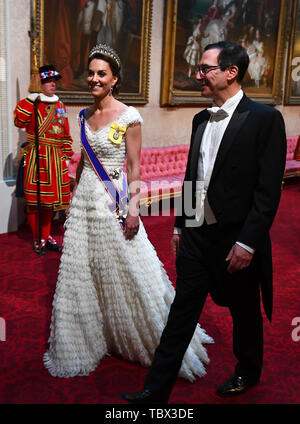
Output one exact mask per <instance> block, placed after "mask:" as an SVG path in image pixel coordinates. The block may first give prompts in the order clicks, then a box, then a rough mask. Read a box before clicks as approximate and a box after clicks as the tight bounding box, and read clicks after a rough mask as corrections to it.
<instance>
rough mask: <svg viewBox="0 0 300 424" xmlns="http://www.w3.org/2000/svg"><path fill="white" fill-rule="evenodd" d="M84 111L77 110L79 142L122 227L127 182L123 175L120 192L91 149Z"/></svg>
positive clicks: (126, 201) (123, 223)
mask: <svg viewBox="0 0 300 424" xmlns="http://www.w3.org/2000/svg"><path fill="white" fill-rule="evenodd" d="M84 111H85V109H82V110H81V111H80V112H79V117H80V122H81V143H82V146H83V148H84V151H85V153H86V155H87V157H88V158H89V160H90V162H91V165H92V167H93V169H94V171H95V172H96V174H97V176H98V177H99V179H100V181H101V182H102V184H103V185H104V188H105V190H106V192H107V193H108V194H109V196H110V198H111V199H112V204H111V205H110V206H109V209H110V211H111V212H116V213H117V215H118V218H119V222H120V224H121V227H122V228H123V229H124V226H125V217H124V216H123V214H125V211H126V206H127V203H128V197H127V184H126V177H125V175H123V187H122V191H121V193H120V192H119V190H118V189H117V187H116V186H115V184H114V182H113V181H112V179H111V178H110V175H109V174H108V172H107V171H106V169H105V168H104V166H103V165H102V163H101V161H100V160H99V158H98V157H97V156H96V154H95V152H94V150H93V149H92V147H91V145H90V144H89V142H88V140H87V137H86V133H85V117H84Z"/></svg>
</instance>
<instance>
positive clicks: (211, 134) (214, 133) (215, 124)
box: [174, 90, 255, 254]
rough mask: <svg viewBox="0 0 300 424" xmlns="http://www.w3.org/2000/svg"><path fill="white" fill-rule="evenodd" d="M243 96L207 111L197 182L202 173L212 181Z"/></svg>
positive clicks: (201, 177) (244, 246) (178, 230)
mask: <svg viewBox="0 0 300 424" xmlns="http://www.w3.org/2000/svg"><path fill="white" fill-rule="evenodd" d="M243 95H244V93H243V91H242V90H239V91H238V92H237V93H236V94H235V95H234V96H233V97H230V98H229V99H227V100H226V102H225V103H224V104H223V105H222V107H221V108H219V107H218V106H216V105H214V106H213V107H211V108H208V109H207V110H208V112H209V113H210V114H211V116H210V119H209V121H208V123H207V125H206V127H205V130H204V133H203V136H202V141H201V147H200V152H201V155H202V163H201V164H200V161H199V163H198V173H197V180H199V181H201V180H202V179H203V176H201V175H200V174H202V172H203V174H204V178H205V176H207V175H208V179H210V175H211V172H212V169H213V167H214V163H215V160H216V157H217V153H218V150H219V147H220V144H221V141H222V138H223V135H224V133H225V131H226V128H227V125H228V124H229V121H230V119H231V117H232V115H233V113H234V111H235V109H236V107H237V105H238V104H239V102H240V101H241V99H242V97H243ZM212 141H213V143H212ZM201 168H202V169H201ZM200 171H201V172H200ZM215 222H216V221H215ZM180 233H181V229H180V228H176V227H175V228H174V234H180ZM236 243H237V244H238V245H240V246H241V247H243V248H244V249H246V250H247V251H248V252H250V253H252V254H253V253H254V251H255V250H254V249H253V248H251V247H249V246H246V245H245V244H243V243H241V242H239V241H237V242H236Z"/></svg>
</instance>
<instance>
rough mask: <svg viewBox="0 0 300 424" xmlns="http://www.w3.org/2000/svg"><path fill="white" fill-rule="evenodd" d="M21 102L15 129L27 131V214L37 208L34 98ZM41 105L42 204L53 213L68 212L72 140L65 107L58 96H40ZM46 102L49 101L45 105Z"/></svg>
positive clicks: (25, 174) (17, 108) (30, 97)
mask: <svg viewBox="0 0 300 424" xmlns="http://www.w3.org/2000/svg"><path fill="white" fill-rule="evenodd" d="M35 97H36V95H34V94H33V95H31V96H29V97H27V98H26V99H23V100H21V101H20V102H19V103H18V104H17V106H16V108H15V112H14V117H15V125H16V126H17V127H20V128H25V129H26V132H27V142H28V144H27V145H26V146H25V147H24V152H22V153H24V154H25V164H24V167H25V168H24V197H25V201H26V206H27V210H28V211H29V210H30V209H32V207H33V208H36V206H37V170H36V146H35V114H34V98H35ZM40 97H41V102H40V103H39V104H38V128H39V166H40V204H41V207H42V208H50V209H51V210H53V211H55V210H60V209H66V208H67V207H68V206H69V202H70V181H69V176H68V165H67V162H66V160H68V159H70V158H71V156H72V155H73V151H72V138H71V136H70V130H69V122H68V118H67V114H66V108H65V105H64V104H63V103H62V102H61V101H59V99H58V97H57V96H54V99H52V97H47V96H45V95H43V94H41V95H40ZM45 100H46V101H45ZM50 100H52V101H51V102H50Z"/></svg>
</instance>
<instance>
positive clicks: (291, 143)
mask: <svg viewBox="0 0 300 424" xmlns="http://www.w3.org/2000/svg"><path fill="white" fill-rule="evenodd" d="M298 139H299V136H298V135H293V136H289V137H287V138H286V141H287V146H286V147H287V150H286V159H287V160H292V159H294V158H295V150H296V147H297V143H298Z"/></svg>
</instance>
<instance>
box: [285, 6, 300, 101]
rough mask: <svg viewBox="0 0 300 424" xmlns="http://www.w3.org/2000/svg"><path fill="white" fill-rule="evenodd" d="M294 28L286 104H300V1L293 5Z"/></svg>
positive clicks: (290, 48)
mask: <svg viewBox="0 0 300 424" xmlns="http://www.w3.org/2000/svg"><path fill="white" fill-rule="evenodd" d="M289 26H290V27H291V28H292V31H291V38H290V43H289V53H288V65H287V72H286V87H285V99H284V100H285V104H290V105H293V104H300V2H299V0H294V1H293V5H292V19H291V22H290V25H289Z"/></svg>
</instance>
